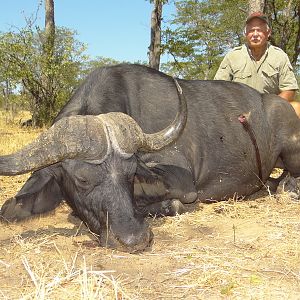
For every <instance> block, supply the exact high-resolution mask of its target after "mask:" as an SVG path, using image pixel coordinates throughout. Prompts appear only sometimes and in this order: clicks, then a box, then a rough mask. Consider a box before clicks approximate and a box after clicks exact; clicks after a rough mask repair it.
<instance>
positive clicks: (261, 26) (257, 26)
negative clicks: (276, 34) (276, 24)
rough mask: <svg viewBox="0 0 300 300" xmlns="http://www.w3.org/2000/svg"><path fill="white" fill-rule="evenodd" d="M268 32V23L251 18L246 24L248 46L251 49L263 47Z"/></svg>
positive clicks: (269, 32) (269, 31)
mask: <svg viewBox="0 0 300 300" xmlns="http://www.w3.org/2000/svg"><path fill="white" fill-rule="evenodd" d="M270 34H271V30H270V29H269V27H268V25H267V24H266V23H265V22H264V21H262V20H260V19H258V18H254V19H252V20H251V21H250V22H249V23H248V24H247V25H246V33H245V36H246V39H247V43H248V46H249V47H250V48H251V49H253V48H263V47H265V45H266V44H267V42H268V38H269V36H270Z"/></svg>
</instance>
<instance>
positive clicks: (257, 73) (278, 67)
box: [214, 12, 300, 117]
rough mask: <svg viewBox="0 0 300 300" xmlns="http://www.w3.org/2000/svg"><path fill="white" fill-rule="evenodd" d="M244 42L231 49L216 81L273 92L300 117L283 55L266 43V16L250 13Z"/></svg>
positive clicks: (290, 72)
mask: <svg viewBox="0 0 300 300" xmlns="http://www.w3.org/2000/svg"><path fill="white" fill-rule="evenodd" d="M244 33H245V38H246V44H245V45H243V46H239V47H236V48H234V49H233V50H231V51H230V52H229V53H228V54H227V55H226V56H225V57H224V59H223V61H222V63H221V64H220V67H219V69H218V71H217V73H216V75H215V78H214V79H216V80H229V81H236V82H242V83H245V84H247V85H249V86H251V87H253V88H255V89H256V90H258V91H259V92H261V93H267V94H277V95H279V96H280V97H282V98H283V99H285V100H287V101H289V102H290V103H291V104H292V105H293V106H294V108H295V111H296V113H297V114H298V116H299V117H300V103H298V102H295V101H293V100H294V99H295V93H296V91H297V90H298V89H299V87H298V84H297V80H296V78H295V75H294V73H293V68H292V65H291V63H290V61H289V58H288V56H287V54H286V53H285V52H284V51H283V50H281V49H280V48H278V47H274V46H272V45H271V44H269V43H268V39H269V37H270V34H271V29H270V27H269V24H268V19H267V17H266V15H264V14H262V13H261V12H255V13H253V14H251V15H250V16H249V17H248V18H247V20H246V26H245V32H244Z"/></svg>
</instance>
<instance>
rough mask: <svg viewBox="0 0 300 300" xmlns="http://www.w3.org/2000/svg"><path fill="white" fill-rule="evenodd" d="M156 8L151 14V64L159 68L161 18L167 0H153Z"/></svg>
mask: <svg viewBox="0 0 300 300" xmlns="http://www.w3.org/2000/svg"><path fill="white" fill-rule="evenodd" d="M150 2H152V3H154V8H153V10H152V14H151V38H150V46H149V66H150V67H152V68H154V69H157V70H159V65H160V55H161V20H162V7H163V4H164V3H167V2H168V1H165V0H152V1H150Z"/></svg>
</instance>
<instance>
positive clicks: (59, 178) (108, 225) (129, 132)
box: [0, 81, 187, 252]
mask: <svg viewBox="0 0 300 300" xmlns="http://www.w3.org/2000/svg"><path fill="white" fill-rule="evenodd" d="M175 83H176V87H177V93H178V98H179V112H178V113H177V115H176V117H175V120H174V121H173V122H172V123H171V124H170V125H169V126H168V127H166V128H165V129H163V130H161V131H159V132H156V133H153V134H146V133H144V132H143V131H142V129H141V128H140V126H139V125H138V124H137V123H136V122H135V121H134V120H133V119H132V118H131V117H130V116H128V115H126V114H123V113H118V112H112V113H108V114H101V115H98V116H71V117H67V118H63V119H61V120H59V121H57V122H56V123H55V124H54V125H53V126H52V127H50V128H49V129H48V130H47V131H45V132H44V133H42V134H41V135H40V136H39V137H38V138H37V139H36V140H35V141H33V142H32V143H31V144H29V145H27V146H26V147H24V148H23V149H21V150H20V151H18V152H16V153H14V154H11V155H5V156H1V157H0V175H7V176H11V175H17V174H23V173H26V172H30V171H34V170H39V169H42V168H44V167H46V166H51V168H50V169H49V168H48V170H51V172H52V175H53V176H54V177H55V181H56V183H57V184H58V186H59V189H60V190H61V193H62V195H63V197H64V198H65V199H66V201H67V203H68V204H69V205H70V206H71V207H72V209H73V210H74V212H75V213H76V214H77V216H78V217H79V218H80V219H81V220H83V221H84V222H85V223H86V224H87V226H88V227H89V228H90V230H91V231H93V232H94V233H96V234H97V235H98V236H99V240H100V244H101V245H103V246H109V247H114V248H118V249H121V250H124V251H129V252H135V251H141V250H143V249H145V248H146V247H147V246H148V245H149V244H150V242H151V240H152V236H153V235H152V232H151V230H150V229H149V227H148V225H147V224H146V222H145V220H144V218H143V216H142V215H139V213H138V212H137V210H136V209H135V204H134V201H133V192H134V191H133V186H134V176H135V172H136V168H137V160H136V156H135V153H136V152H137V151H143V152H150V151H159V150H160V149H162V148H163V147H165V146H167V145H169V144H170V143H172V142H173V141H175V140H176V139H177V138H178V137H179V135H180V134H181V132H182V130H183V128H184V126H185V123H186V118H187V108H186V102H185V99H184V97H183V96H182V91H181V89H180V87H179V85H178V83H177V81H175ZM153 122H155V120H153Z"/></svg>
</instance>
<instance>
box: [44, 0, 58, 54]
mask: <svg viewBox="0 0 300 300" xmlns="http://www.w3.org/2000/svg"><path fill="white" fill-rule="evenodd" d="M54 37H55V22H54V0H45V47H44V49H45V52H46V54H47V55H48V56H49V57H51V56H52V55H53V50H54Z"/></svg>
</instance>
